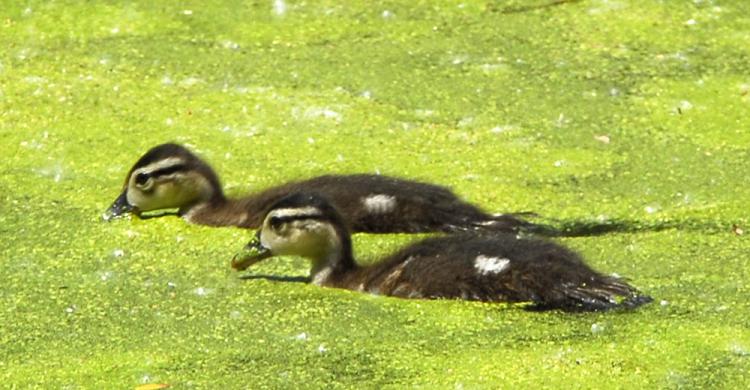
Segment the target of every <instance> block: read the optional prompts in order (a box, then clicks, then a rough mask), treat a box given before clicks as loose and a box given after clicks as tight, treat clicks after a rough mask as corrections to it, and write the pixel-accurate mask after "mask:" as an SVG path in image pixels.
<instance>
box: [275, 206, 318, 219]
mask: <svg viewBox="0 0 750 390" xmlns="http://www.w3.org/2000/svg"><path fill="white" fill-rule="evenodd" d="M321 215H323V213H322V212H321V211H320V210H319V209H317V208H315V207H312V206H307V207H297V208H285V209H276V210H273V211H271V212H270V213H268V216H266V220H268V219H269V218H271V217H277V218H285V217H300V218H304V217H305V216H310V217H315V216H321Z"/></svg>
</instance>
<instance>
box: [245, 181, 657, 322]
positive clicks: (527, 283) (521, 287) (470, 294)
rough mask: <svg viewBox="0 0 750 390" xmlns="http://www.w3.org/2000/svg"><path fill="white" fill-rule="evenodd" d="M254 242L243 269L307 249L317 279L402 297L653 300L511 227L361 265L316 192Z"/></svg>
mask: <svg viewBox="0 0 750 390" xmlns="http://www.w3.org/2000/svg"><path fill="white" fill-rule="evenodd" d="M246 249H247V250H248V251H249V253H245V254H240V255H238V256H236V257H235V259H234V260H233V261H232V266H233V267H234V268H235V269H238V270H243V269H246V268H247V267H249V266H250V265H252V264H254V263H257V262H258V261H261V260H263V259H265V258H268V257H271V256H277V255H297V256H303V257H307V258H309V259H310V260H311V261H312V271H311V274H310V276H311V280H312V281H313V283H315V284H318V285H321V286H326V287H336V288H344V289H349V290H357V291H364V292H370V293H374V294H382V295H390V296H396V297H402V298H425V299H435V298H448V299H466V300H476V301H485V302H530V303H532V306H531V307H532V308H534V309H540V310H544V309H562V310H567V311H579V310H583V311H585V310H605V309H611V308H615V307H636V306H639V305H641V304H643V303H646V302H650V301H651V298H650V297H648V296H645V295H640V294H639V293H638V291H637V290H636V289H635V288H633V287H631V286H630V285H628V284H627V283H625V282H624V281H621V280H619V279H618V278H614V277H609V276H605V275H602V274H600V273H598V272H596V271H594V270H592V269H591V268H590V267H589V266H587V265H586V264H585V263H584V262H583V261H582V260H581V258H580V257H579V256H578V255H577V254H576V253H575V252H573V251H571V250H568V249H566V248H564V247H562V246H560V245H558V244H555V243H552V242H548V241H544V240H540V239H530V238H519V237H517V236H516V235H513V234H506V233H493V234H473V233H461V234H454V235H449V236H443V237H434V238H428V239H426V240H422V241H420V242H417V243H415V244H412V245H409V246H407V247H405V248H403V249H401V250H399V251H397V252H396V253H394V254H392V255H390V256H387V257H386V258H384V259H382V260H380V261H378V262H376V263H375V264H373V265H370V266H360V265H358V264H357V263H356V262H355V261H354V258H353V256H352V247H351V239H350V237H349V232H348V230H347V229H346V224H345V221H344V220H343V218H342V217H341V215H340V214H339V213H338V212H337V211H336V209H335V208H334V207H333V206H332V205H331V204H330V203H328V202H327V201H326V200H325V199H324V198H323V197H321V196H318V195H312V194H293V195H290V196H288V197H286V198H284V199H282V200H281V201H279V202H277V203H276V204H274V205H273V206H272V207H271V208H270V209H269V211H268V213H267V215H266V217H265V221H264V223H263V226H262V228H261V230H260V231H259V232H258V235H257V236H256V239H255V240H254V241H252V242H251V243H250V244H248V247H247V248H246Z"/></svg>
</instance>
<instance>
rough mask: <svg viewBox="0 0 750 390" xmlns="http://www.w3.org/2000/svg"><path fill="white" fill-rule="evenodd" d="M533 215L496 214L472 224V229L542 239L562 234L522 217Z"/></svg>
mask: <svg viewBox="0 0 750 390" xmlns="http://www.w3.org/2000/svg"><path fill="white" fill-rule="evenodd" d="M528 215H533V214H531V213H517V214H496V215H493V216H490V217H489V218H487V219H485V220H481V221H475V222H473V223H472V224H471V225H472V229H471V230H473V231H477V232H488V233H490V232H494V233H496V232H505V233H518V234H530V235H539V236H544V237H556V236H560V235H561V234H562V232H561V231H560V230H558V229H556V228H554V227H552V226H550V225H542V224H536V223H533V222H529V221H527V220H525V219H523V218H522V217H526V216H528Z"/></svg>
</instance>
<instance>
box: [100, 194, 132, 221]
mask: <svg viewBox="0 0 750 390" xmlns="http://www.w3.org/2000/svg"><path fill="white" fill-rule="evenodd" d="M134 210H135V207H134V206H133V205H131V204H130V203H128V191H127V190H125V191H123V192H122V194H120V196H118V197H117V199H115V201H114V202H112V205H111V206H109V208H108V209H107V211H105V212H104V214H102V219H103V220H105V221H109V220H111V219H113V218H117V217H121V216H123V215H124V214H127V213H131V212H133V211H134Z"/></svg>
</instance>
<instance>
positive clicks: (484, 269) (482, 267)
mask: <svg viewBox="0 0 750 390" xmlns="http://www.w3.org/2000/svg"><path fill="white" fill-rule="evenodd" d="M509 266H510V259H507V258H504V257H488V256H485V255H479V256H477V258H476V259H474V268H476V270H477V272H478V273H479V274H480V275H489V274H499V273H500V272H503V271H505V270H506V269H508V267H509Z"/></svg>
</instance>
